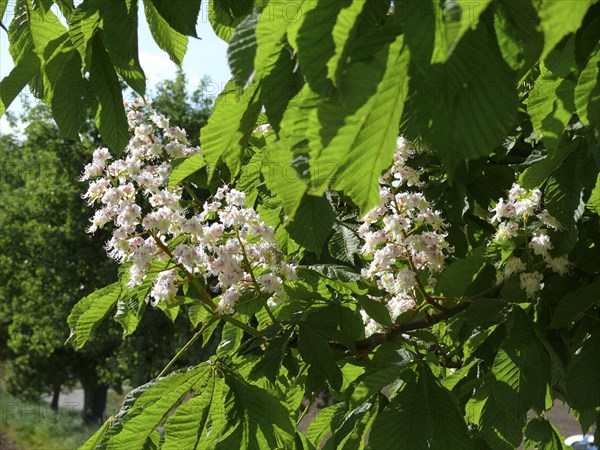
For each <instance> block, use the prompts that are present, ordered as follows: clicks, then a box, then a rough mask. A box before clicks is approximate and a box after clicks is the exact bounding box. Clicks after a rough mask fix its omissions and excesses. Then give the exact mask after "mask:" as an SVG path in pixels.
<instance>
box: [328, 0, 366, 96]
mask: <svg viewBox="0 0 600 450" xmlns="http://www.w3.org/2000/svg"><path fill="white" fill-rule="evenodd" d="M367 3H368V2H367V0H357V1H353V2H350V3H348V2H346V3H345V4H343V6H342V9H341V10H340V13H339V14H338V17H337V19H336V21H335V25H334V26H333V30H332V37H333V44H334V49H335V51H334V54H333V56H332V57H331V59H329V61H328V62H327V76H328V78H329V79H330V80H332V81H333V84H334V85H335V86H336V87H337V86H339V85H340V78H341V74H342V70H343V68H344V66H345V63H346V58H347V56H348V52H349V51H350V49H351V47H352V45H353V44H354V41H355V40H356V35H357V33H358V28H359V23H360V20H359V17H360V15H361V14H362V12H363V9H364V8H365V6H366V4H367Z"/></svg>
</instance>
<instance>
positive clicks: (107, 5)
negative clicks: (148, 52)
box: [99, 0, 146, 96]
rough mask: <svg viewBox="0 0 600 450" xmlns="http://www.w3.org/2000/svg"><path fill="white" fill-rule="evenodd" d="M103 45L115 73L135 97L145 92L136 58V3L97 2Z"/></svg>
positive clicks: (132, 1) (140, 69) (143, 79)
mask: <svg viewBox="0 0 600 450" xmlns="http://www.w3.org/2000/svg"><path fill="white" fill-rule="evenodd" d="M99 6H100V11H101V14H102V19H103V20H102V27H103V29H104V42H105V44H106V50H107V51H108V54H109V55H110V59H111V61H112V62H113V64H114V66H115V70H116V71H117V73H118V74H119V75H120V76H121V77H122V78H123V79H124V80H125V82H126V83H127V84H128V85H129V86H130V87H131V88H132V89H133V90H135V91H136V92H137V93H138V94H139V95H141V96H144V95H145V93H146V76H145V74H144V71H143V70H142V67H141V66H140V60H139V57H138V33H137V30H138V2H137V0H126V1H119V2H101V3H100V5H99Z"/></svg>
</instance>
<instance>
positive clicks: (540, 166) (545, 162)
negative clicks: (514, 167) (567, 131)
mask: <svg viewBox="0 0 600 450" xmlns="http://www.w3.org/2000/svg"><path fill="white" fill-rule="evenodd" d="M580 145H581V142H579V141H571V140H563V141H562V142H560V143H559V145H558V146H557V147H556V148H555V149H553V150H552V151H549V152H548V155H547V156H546V157H545V158H544V159H542V160H541V161H538V162H536V163H534V164H532V165H531V166H529V167H528V168H527V169H525V170H524V171H523V173H521V176H520V177H519V184H521V186H523V187H525V188H527V189H532V188H536V187H539V186H541V185H542V184H543V183H544V182H545V181H546V179H547V178H548V177H549V176H550V175H552V173H553V172H554V171H555V170H556V169H557V168H558V167H559V166H560V165H561V163H562V162H563V161H564V160H565V159H567V157H569V155H571V153H573V152H575V151H577V149H578V148H579V147H580Z"/></svg>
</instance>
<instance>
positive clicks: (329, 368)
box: [298, 323, 342, 389]
mask: <svg viewBox="0 0 600 450" xmlns="http://www.w3.org/2000/svg"><path fill="white" fill-rule="evenodd" d="M298 351H299V352H300V355H302V359H304V361H306V362H307V363H308V364H310V365H311V366H312V368H313V370H315V371H316V372H317V373H319V374H321V375H322V376H323V377H324V378H326V379H328V380H329V383H330V384H331V386H332V387H333V388H334V389H339V388H340V387H341V386H342V372H341V370H340V368H339V367H338V365H337V363H336V357H335V353H334V352H333V350H332V349H331V347H330V346H329V340H328V337H327V335H326V334H324V333H323V331H322V330H320V329H318V328H316V327H314V326H312V325H308V324H304V323H303V324H301V325H300V337H299V339H298Z"/></svg>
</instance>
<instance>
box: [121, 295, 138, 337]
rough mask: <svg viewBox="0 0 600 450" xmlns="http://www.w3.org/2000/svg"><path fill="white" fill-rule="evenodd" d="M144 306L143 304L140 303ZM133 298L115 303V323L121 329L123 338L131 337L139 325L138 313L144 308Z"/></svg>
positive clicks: (128, 297)
mask: <svg viewBox="0 0 600 450" xmlns="http://www.w3.org/2000/svg"><path fill="white" fill-rule="evenodd" d="M142 305H145V303H142ZM142 305H140V302H139V300H138V298H137V297H135V296H131V297H130V296H127V297H126V298H121V299H119V301H118V302H117V311H116V312H115V317H114V318H115V321H116V322H117V323H119V324H120V325H121V326H122V327H123V338H125V337H127V336H129V335H131V334H132V333H133V332H134V331H135V330H136V329H137V327H138V325H139V323H140V319H141V317H140V314H139V311H140V309H141V308H144V306H142Z"/></svg>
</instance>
